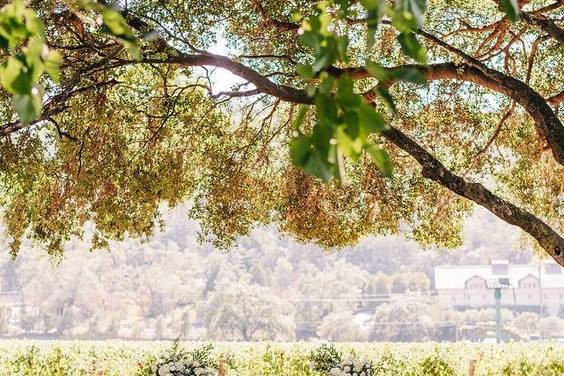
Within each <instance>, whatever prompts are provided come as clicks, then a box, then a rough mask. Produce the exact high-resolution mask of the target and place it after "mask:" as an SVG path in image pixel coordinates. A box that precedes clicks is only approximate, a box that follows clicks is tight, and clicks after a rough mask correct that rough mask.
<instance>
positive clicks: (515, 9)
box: [501, 0, 521, 22]
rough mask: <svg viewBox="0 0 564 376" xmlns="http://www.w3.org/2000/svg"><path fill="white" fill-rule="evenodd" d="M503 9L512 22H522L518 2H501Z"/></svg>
mask: <svg viewBox="0 0 564 376" xmlns="http://www.w3.org/2000/svg"><path fill="white" fill-rule="evenodd" d="M501 7H502V8H503V10H504V11H505V14H507V17H508V18H509V19H510V20H511V21H513V22H517V21H519V20H520V18H521V14H520V11H519V3H518V2H517V0H501Z"/></svg>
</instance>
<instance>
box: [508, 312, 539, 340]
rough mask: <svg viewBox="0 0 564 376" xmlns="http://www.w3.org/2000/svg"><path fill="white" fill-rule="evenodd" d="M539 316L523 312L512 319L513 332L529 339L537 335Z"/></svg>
mask: <svg viewBox="0 0 564 376" xmlns="http://www.w3.org/2000/svg"><path fill="white" fill-rule="evenodd" d="M539 320H540V316H539V314H537V313H534V312H523V313H521V314H519V315H517V316H515V318H514V319H513V321H512V322H511V326H512V327H513V328H514V329H515V332H516V333H517V334H518V335H519V336H521V337H523V338H530V337H531V336H534V335H538V333H539V329H538V325H539Z"/></svg>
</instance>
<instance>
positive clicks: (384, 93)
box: [376, 85, 397, 113]
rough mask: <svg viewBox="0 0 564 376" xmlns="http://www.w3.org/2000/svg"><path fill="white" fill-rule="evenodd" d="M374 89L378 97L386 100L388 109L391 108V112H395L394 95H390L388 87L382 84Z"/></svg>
mask: <svg viewBox="0 0 564 376" xmlns="http://www.w3.org/2000/svg"><path fill="white" fill-rule="evenodd" d="M376 91H377V92H378V94H379V95H380V97H381V98H382V99H383V100H384V102H386V104H387V105H388V107H389V108H390V110H392V112H393V113H396V112H397V109H396V104H395V103H394V97H392V94H390V92H389V91H388V89H386V88H385V87H384V86H381V85H378V86H377V87H376Z"/></svg>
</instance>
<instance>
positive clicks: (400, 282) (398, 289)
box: [391, 273, 407, 294]
mask: <svg viewBox="0 0 564 376" xmlns="http://www.w3.org/2000/svg"><path fill="white" fill-rule="evenodd" d="M391 279H392V288H391V291H392V293H394V294H403V293H404V292H405V291H406V290H407V281H406V279H405V275H404V274H403V273H395V274H393V275H392V277H391Z"/></svg>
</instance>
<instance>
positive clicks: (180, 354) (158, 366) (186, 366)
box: [151, 340, 218, 376]
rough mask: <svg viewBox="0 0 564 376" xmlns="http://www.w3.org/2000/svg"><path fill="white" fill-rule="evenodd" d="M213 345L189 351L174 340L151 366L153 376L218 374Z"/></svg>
mask: <svg viewBox="0 0 564 376" xmlns="http://www.w3.org/2000/svg"><path fill="white" fill-rule="evenodd" d="M212 350H213V346H212V345H205V346H203V347H201V348H199V349H196V350H194V351H191V352H188V351H186V350H185V349H183V348H182V347H181V346H180V343H179V341H178V340H177V341H174V344H173V345H172V348H171V349H170V350H169V351H167V352H166V353H165V354H163V355H161V356H160V357H158V358H157V359H156V360H155V362H154V364H153V365H152V366H151V375H153V376H217V375H218V371H217V364H216V362H215V361H214V360H213V358H212Z"/></svg>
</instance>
